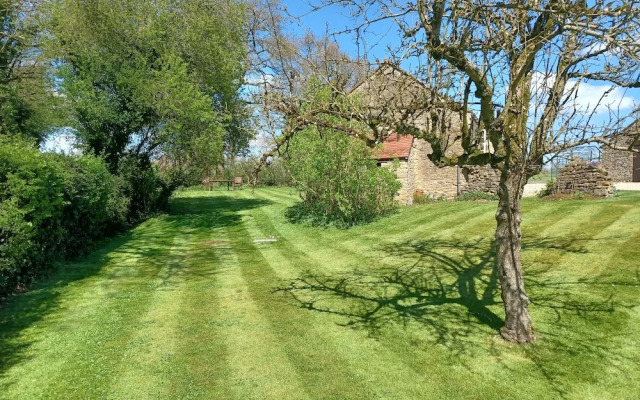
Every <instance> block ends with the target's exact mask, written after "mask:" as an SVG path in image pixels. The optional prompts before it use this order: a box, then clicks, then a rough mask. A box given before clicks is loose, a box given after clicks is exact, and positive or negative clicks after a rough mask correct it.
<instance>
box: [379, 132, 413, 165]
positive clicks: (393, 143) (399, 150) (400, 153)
mask: <svg viewBox="0 0 640 400" xmlns="http://www.w3.org/2000/svg"><path fill="white" fill-rule="evenodd" d="M412 145H413V136H412V135H398V134H397V133H392V134H391V136H389V137H388V138H387V140H385V141H384V142H383V143H382V144H381V145H380V147H381V152H380V154H379V155H378V157H376V159H378V160H393V159H394V158H400V159H403V158H409V153H411V146H412Z"/></svg>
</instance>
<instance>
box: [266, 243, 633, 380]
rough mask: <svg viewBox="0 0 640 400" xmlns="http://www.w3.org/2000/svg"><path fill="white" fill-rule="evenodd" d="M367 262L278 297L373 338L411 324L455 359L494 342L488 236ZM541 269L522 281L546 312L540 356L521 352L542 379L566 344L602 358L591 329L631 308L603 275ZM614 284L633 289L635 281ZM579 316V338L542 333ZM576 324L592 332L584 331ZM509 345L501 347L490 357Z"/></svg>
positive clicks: (377, 252)
mask: <svg viewBox="0 0 640 400" xmlns="http://www.w3.org/2000/svg"><path fill="white" fill-rule="evenodd" d="M589 240H596V239H589ZM585 245H586V241H585V240H567V239H559V238H536V239H534V240H527V241H525V242H524V243H523V251H524V252H526V251H527V250H531V249H545V250H548V251H556V252H560V253H563V254H575V255H580V254H588V247H587V246H585ZM371 259H376V260H379V265H371V266H367V267H359V268H356V269H353V270H351V271H346V272H339V273H331V274H326V273H320V272H317V271H309V272H306V273H305V274H303V275H302V276H301V277H299V278H297V279H295V280H294V281H292V282H290V283H288V284H287V285H284V286H282V287H280V288H277V289H276V291H278V292H282V293H285V294H287V295H288V296H290V298H291V299H292V300H293V302H294V304H296V305H298V306H299V307H302V308H305V309H307V310H311V311H315V312H320V313H328V314H331V315H334V316H337V317H339V321H340V322H339V324H341V325H343V326H348V327H351V328H354V329H361V330H365V331H367V332H368V333H369V334H370V335H372V336H384V332H383V331H385V330H389V329H391V330H393V329H395V328H397V327H398V326H400V327H401V328H402V326H406V325H407V324H411V325H412V326H413V327H414V329H413V331H414V332H415V331H416V329H415V327H416V326H417V331H418V332H421V334H420V335H421V336H422V337H424V341H425V342H427V343H431V344H438V345H440V346H442V347H444V348H447V349H448V350H449V351H451V352H452V353H453V354H459V355H461V354H473V353H474V351H475V350H476V349H477V348H478V346H486V343H487V340H486V339H487V334H491V333H492V332H493V334H494V335H495V337H496V338H497V337H498V331H499V329H500V327H502V326H503V324H504V319H503V315H504V312H503V307H502V302H501V300H500V293H499V281H498V276H497V271H496V268H495V262H494V259H495V250H494V246H493V245H492V243H491V242H489V241H488V240H482V239H478V240H467V239H450V240H447V239H435V238H434V239H425V240H410V241H404V242H400V243H388V244H384V245H382V246H379V248H377V249H374V250H373V255H372V257H371ZM547 268H548V267H547ZM547 268H528V269H527V270H526V271H525V279H526V285H527V289H528V290H529V292H530V294H531V298H532V300H533V303H532V306H531V308H532V310H533V311H534V314H535V315H534V319H535V317H536V316H537V315H539V314H543V315H544V320H543V319H542V318H540V319H539V320H536V321H534V322H535V325H536V326H541V327H542V330H541V331H538V332H539V333H540V335H539V336H540V337H541V338H540V340H541V342H540V343H541V344H542V346H543V347H544V348H546V349H548V352H547V353H546V354H545V356H541V355H540V354H538V355H535V354H534V353H536V350H535V349H536V348H537V349H539V347H535V346H539V345H538V344H537V345H535V346H534V347H526V346H525V347H524V348H523V349H525V350H524V351H525V352H527V353H526V354H529V352H530V353H531V354H532V356H531V357H530V359H531V360H532V361H534V362H535V363H536V364H537V365H538V366H539V368H540V371H541V373H542V374H546V375H547V376H549V377H551V376H552V372H550V370H549V365H551V364H553V362H552V358H553V354H554V353H555V354H562V356H567V357H569V356H570V354H571V353H572V351H575V348H572V346H582V349H583V351H585V352H589V353H590V354H591V355H593V356H594V357H595V358H602V357H610V355H611V353H610V350H611V346H612V344H611V342H603V341H602V336H603V334H605V333H604V332H599V331H597V329H604V330H607V329H608V327H609V325H608V324H610V323H611V322H612V321H614V320H616V319H617V318H618V314H620V313H624V311H625V310H629V309H630V308H632V307H634V306H636V305H637V304H638V302H633V301H629V299H622V298H618V297H616V295H615V291H611V290H608V289H609V288H611V285H612V283H611V282H606V283H603V282H602V280H601V277H587V278H584V279H580V280H578V281H575V282H574V281H570V280H567V279H566V278H564V279H563V278H562V277H557V276H555V275H553V274H550V273H549V271H548V270H547ZM613 284H617V285H625V284H626V285H636V286H637V282H633V281H629V282H621V281H619V282H615V283H613ZM603 289H604V290H603ZM552 316H555V317H552ZM549 319H550V320H551V321H549ZM554 319H555V320H554ZM577 319H579V320H582V321H583V323H582V325H583V327H582V328H580V330H579V332H574V333H577V335H578V336H579V338H578V339H577V340H574V341H569V340H561V338H559V337H557V335H561V334H560V333H559V332H560V331H558V332H556V333H555V335H556V336H554V334H551V333H550V332H549V331H550V329H549V328H550V326H553V324H558V323H559V322H560V321H563V323H564V324H566V325H567V326H566V327H564V328H563V329H562V330H564V331H565V332H566V331H567V330H570V329H571V328H570V326H571V325H574V324H575V321H576V320H577ZM584 320H589V322H592V323H593V324H594V325H595V326H597V327H598V328H597V329H589V328H588V327H584V325H585V324H584ZM587 326H588V325H587ZM394 327H395V328H394ZM387 332H389V331H387ZM391 332H392V333H391V334H392V335H393V334H394V333H393V331H391ZM395 334H397V332H396V333H395ZM479 343H480V344H479ZM482 343H484V344H482ZM496 343H500V342H496ZM508 348H509V347H508V346H507V345H506V344H505V345H504V346H498V350H496V351H497V352H498V353H500V352H501V351H503V350H504V349H508ZM620 356H621V357H624V355H620ZM616 357H617V356H616ZM460 360H461V362H462V359H460ZM549 379H550V380H551V378H549Z"/></svg>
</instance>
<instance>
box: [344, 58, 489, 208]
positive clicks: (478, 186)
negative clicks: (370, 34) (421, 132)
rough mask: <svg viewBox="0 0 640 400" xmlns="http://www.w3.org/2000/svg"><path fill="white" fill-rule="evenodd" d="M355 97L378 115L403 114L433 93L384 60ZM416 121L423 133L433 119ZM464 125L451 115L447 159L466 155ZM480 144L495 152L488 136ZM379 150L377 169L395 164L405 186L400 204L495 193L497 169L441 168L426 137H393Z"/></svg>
mask: <svg viewBox="0 0 640 400" xmlns="http://www.w3.org/2000/svg"><path fill="white" fill-rule="evenodd" d="M351 94H352V95H358V96H360V98H362V99H363V103H364V104H365V106H368V107H369V108H370V109H371V110H374V112H375V110H383V111H381V112H389V110H402V109H403V108H404V107H406V106H407V104H408V103H409V102H411V101H413V100H415V99H416V98H418V96H421V97H424V98H426V96H428V95H429V93H428V88H427V87H426V86H425V85H424V84H422V83H421V82H420V81H418V80H417V79H416V78H414V77H413V76H411V75H410V74H408V73H407V72H405V71H403V70H402V69H400V68H398V67H397V66H395V65H393V64H392V63H390V62H384V63H383V64H382V65H381V66H380V67H379V68H378V69H377V70H376V71H374V72H373V73H372V74H371V75H370V77H369V78H368V79H366V80H364V81H363V82H361V83H360V84H359V85H358V86H356V87H355V88H354V89H353V90H352V92H351ZM392 112H393V111H392ZM412 118H413V121H412V122H411V124H412V125H414V126H416V127H417V128H419V129H425V130H426V129H427V128H428V124H429V119H428V117H427V116H426V115H414V116H413V117H412ZM470 120H473V121H475V116H473V115H470ZM461 126H462V118H461V117H460V113H458V112H450V113H448V123H447V131H448V132H449V143H448V146H447V150H446V152H445V154H446V155H453V154H462V152H463V149H462V145H461V143H460V136H461ZM479 140H483V142H482V143H481V145H482V147H483V149H484V151H491V146H490V144H489V142H488V141H487V140H486V138H482V137H480V138H479ZM379 148H380V153H379V155H378V157H377V159H378V165H379V166H383V167H391V166H393V165H394V162H395V164H396V166H397V169H396V174H397V176H398V180H399V181H400V182H401V183H402V188H401V189H400V191H399V193H398V196H397V199H398V200H399V201H400V203H402V204H407V205H410V204H412V203H413V197H414V194H416V193H417V194H419V195H424V196H429V197H432V198H454V197H456V196H457V195H458V194H461V193H465V192H467V191H470V190H479V191H483V192H488V193H496V192H497V188H498V184H499V177H500V176H499V173H498V171H495V170H493V169H491V168H490V167H484V166H472V167H464V168H459V167H438V166H436V165H435V164H434V163H433V162H432V161H431V160H430V159H429V155H430V154H431V153H432V147H431V145H430V144H429V143H428V142H427V141H426V140H424V139H421V138H416V137H414V136H412V135H409V134H404V135H400V134H397V133H392V134H391V135H390V136H389V137H388V138H387V139H386V140H385V141H384V142H383V143H381V144H380V145H379ZM395 160H397V161H395Z"/></svg>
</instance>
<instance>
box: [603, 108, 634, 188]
mask: <svg viewBox="0 0 640 400" xmlns="http://www.w3.org/2000/svg"><path fill="white" fill-rule="evenodd" d="M639 134H640V120H638V121H636V122H634V123H632V124H631V125H629V126H628V127H627V128H626V129H625V130H624V131H623V132H622V134H621V135H620V136H619V137H618V140H617V142H616V147H618V148H625V147H629V146H631V144H632V143H633V142H635V145H634V146H633V147H634V148H635V149H636V150H638V151H640V141H636V139H637V138H638V136H639ZM602 166H603V167H604V168H605V169H606V170H607V171H609V174H610V175H611V177H612V178H613V181H614V182H640V154H638V153H633V152H630V151H626V150H615V149H612V148H610V147H606V146H604V147H603V148H602Z"/></svg>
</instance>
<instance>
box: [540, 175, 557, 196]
mask: <svg viewBox="0 0 640 400" xmlns="http://www.w3.org/2000/svg"><path fill="white" fill-rule="evenodd" d="M555 192H556V181H555V180H554V179H550V180H548V181H547V184H546V185H545V186H544V189H542V190H541V191H540V192H538V197H540V198H542V197H547V196H551V195H552V194H554V193H555Z"/></svg>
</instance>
